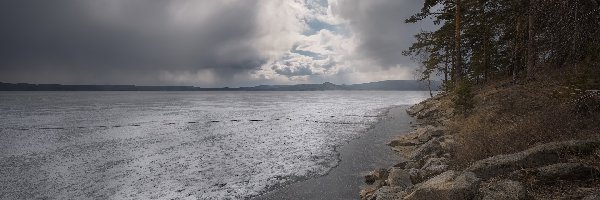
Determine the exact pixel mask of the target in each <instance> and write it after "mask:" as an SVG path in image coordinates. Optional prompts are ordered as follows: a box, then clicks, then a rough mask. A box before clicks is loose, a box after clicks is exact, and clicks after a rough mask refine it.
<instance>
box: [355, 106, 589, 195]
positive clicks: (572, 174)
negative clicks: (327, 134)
mask: <svg viewBox="0 0 600 200" xmlns="http://www.w3.org/2000/svg"><path fill="white" fill-rule="evenodd" d="M450 97H451V96H449V95H447V94H438V95H436V96H434V97H432V98H429V99H427V100H425V101H423V102H421V103H418V104H415V105H413V106H411V107H410V108H408V109H407V110H406V113H407V114H409V115H410V116H412V117H414V118H415V120H416V121H417V123H416V125H417V127H416V130H414V131H411V132H405V133H404V134H400V135H397V136H396V138H395V139H393V140H391V142H389V144H388V145H387V146H388V148H389V147H391V149H393V150H394V151H396V153H397V154H398V155H400V156H402V157H404V158H405V159H404V160H403V161H401V162H398V163H397V164H395V165H394V166H393V167H390V168H387V169H376V170H374V171H371V173H369V174H367V175H365V177H364V180H365V182H366V183H367V185H366V186H365V187H364V188H363V189H362V190H361V191H360V197H361V199H364V200H392V199H408V200H426V199H442V200H443V199H448V200H450V199H490V200H493V199H519V200H520V199H523V200H525V199H540V198H541V199H546V198H548V197H551V196H554V194H553V193H554V191H543V190H544V189H543V188H541V187H540V186H537V185H538V184H549V185H552V184H559V185H560V186H564V187H566V188H571V189H567V190H569V192H570V193H571V194H567V195H564V194H563V195H562V196H563V197H564V198H565V199H599V198H600V189H599V188H600V187H597V186H598V184H597V182H595V180H596V181H597V180H598V179H597V178H598V175H599V174H600V169H599V168H598V167H596V166H595V165H596V164H597V163H594V162H595V161H594V160H596V159H597V157H598V156H600V139H598V138H596V139H594V138H587V139H579V140H578V139H576V138H568V139H565V140H557V141H553V142H549V143H537V144H535V145H532V146H529V148H527V149H525V150H521V151H517V152H513V153H509V154H496V155H492V156H491V157H487V158H483V159H481V160H476V161H474V162H472V163H465V165H466V166H465V167H460V166H457V165H456V162H458V160H460V158H459V157H457V156H460V154H458V153H457V152H458V151H457V150H458V149H459V148H461V147H463V146H462V145H470V144H469V143H466V144H465V143H462V141H461V139H462V138H461V137H463V135H455V134H456V133H455V132H454V131H456V130H453V129H456V128H457V126H459V127H460V125H461V122H460V121H457V120H458V119H457V118H456V117H455V116H453V115H454V114H453V111H454V110H453V108H452V106H451V100H450ZM595 156H596V157H595ZM569 181H572V182H569ZM581 183H585V184H581ZM577 187H579V188H577ZM594 188H595V189H594ZM562 190H565V189H562Z"/></svg>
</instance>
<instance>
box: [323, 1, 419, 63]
mask: <svg viewBox="0 0 600 200" xmlns="http://www.w3.org/2000/svg"><path fill="white" fill-rule="evenodd" d="M422 6H423V1H412V0H411V1H399V0H369V1H363V0H340V1H339V2H338V4H336V7H335V9H334V11H335V12H337V13H336V14H338V15H340V16H341V17H342V18H344V19H346V20H348V21H349V25H350V28H351V29H352V31H353V33H354V34H356V35H357V36H358V38H359V44H358V47H357V49H356V50H357V52H358V53H357V54H358V56H361V57H365V58H370V59H373V60H374V61H376V62H377V63H378V64H379V65H381V67H384V68H388V67H393V66H396V65H404V66H409V65H412V64H413V62H412V61H411V60H410V58H408V57H405V56H402V51H403V50H406V49H407V48H408V47H409V46H410V45H411V44H412V43H413V42H414V38H413V36H414V35H415V34H416V33H418V32H419V31H420V30H421V29H422V28H424V29H430V27H428V26H431V25H428V24H426V25H424V26H425V27H423V25H422V24H406V23H404V21H405V19H407V18H408V17H410V16H411V15H413V14H414V13H416V12H417V11H418V10H420V8H421V7H422Z"/></svg>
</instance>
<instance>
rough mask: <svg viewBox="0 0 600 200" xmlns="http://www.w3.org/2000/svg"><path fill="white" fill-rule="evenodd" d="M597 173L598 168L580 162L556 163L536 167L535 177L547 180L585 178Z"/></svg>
mask: <svg viewBox="0 0 600 200" xmlns="http://www.w3.org/2000/svg"><path fill="white" fill-rule="evenodd" d="M598 174H599V171H598V169H596V168H594V167H591V166H587V165H584V164H581V163H558V164H553V165H548V166H545V167H540V168H537V178H538V179H541V180H548V181H552V180H556V179H563V180H585V179H589V178H590V177H593V176H594V175H598Z"/></svg>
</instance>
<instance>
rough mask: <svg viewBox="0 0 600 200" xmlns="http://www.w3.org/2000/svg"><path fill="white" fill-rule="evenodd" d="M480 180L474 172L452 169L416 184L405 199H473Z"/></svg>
mask: <svg viewBox="0 0 600 200" xmlns="http://www.w3.org/2000/svg"><path fill="white" fill-rule="evenodd" d="M480 182H481V181H480V179H479V178H477V176H475V174H474V173H472V172H457V171H453V170H450V171H446V172H444V173H442V174H440V175H437V176H435V177H433V178H431V179H429V180H427V181H425V182H423V183H420V184H418V185H416V186H415V187H414V189H413V192H412V193H410V194H409V195H408V196H406V197H405V199H407V200H421V199H422V200H426V199H438V200H446V199H448V200H450V199H473V198H474V197H475V194H476V193H477V188H478V187H479V183H480Z"/></svg>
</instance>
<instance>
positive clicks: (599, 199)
mask: <svg viewBox="0 0 600 200" xmlns="http://www.w3.org/2000/svg"><path fill="white" fill-rule="evenodd" d="M581 200H600V193H596V194H590V195H587V196H585V197H583V199H581Z"/></svg>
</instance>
